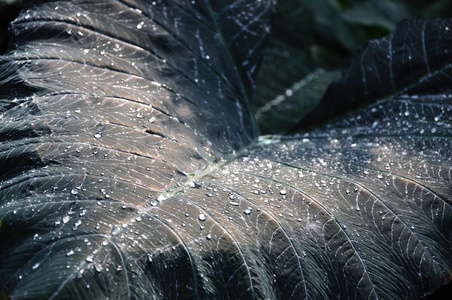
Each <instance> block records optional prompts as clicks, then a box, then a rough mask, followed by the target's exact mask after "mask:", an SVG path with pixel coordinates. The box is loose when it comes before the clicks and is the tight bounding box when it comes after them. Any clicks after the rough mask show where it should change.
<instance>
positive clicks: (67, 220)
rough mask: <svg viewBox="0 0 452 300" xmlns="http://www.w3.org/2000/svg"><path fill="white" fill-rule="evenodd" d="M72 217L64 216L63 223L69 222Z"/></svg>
mask: <svg viewBox="0 0 452 300" xmlns="http://www.w3.org/2000/svg"><path fill="white" fill-rule="evenodd" d="M70 219H71V217H69V216H64V217H63V223H64V224H66V223H67V222H69V220H70Z"/></svg>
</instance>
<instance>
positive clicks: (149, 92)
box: [0, 0, 452, 299]
mask: <svg viewBox="0 0 452 300" xmlns="http://www.w3.org/2000/svg"><path fill="white" fill-rule="evenodd" d="M275 4H276V3H275V2H274V1H271V0H262V1H254V0H253V1H251V0H245V1H200V0H196V1H170V0H165V1H154V2H149V1H132V0H128V1H126V0H124V1H107V0H103V1H95V2H94V1H30V2H28V3H27V4H26V6H25V8H24V9H23V10H22V12H21V14H20V16H19V17H18V18H17V19H16V20H15V21H14V23H13V24H12V31H11V32H12V38H11V44H10V48H9V50H8V52H7V53H6V54H5V55H4V56H3V57H2V58H1V67H0V83H1V90H0V95H1V97H0V99H1V100H0V138H1V144H0V180H1V183H0V219H1V221H2V227H1V228H0V241H1V242H0V257H1V268H0V278H1V283H2V287H3V289H4V290H5V292H6V293H7V294H8V295H9V297H11V298H12V299H64V298H71V299H107V298H109V299H303V298H306V299H307V298H312V299H328V298H352V299H417V298H420V297H422V296H426V295H429V294H431V293H433V292H434V291H436V290H437V289H438V288H440V287H441V286H443V285H445V284H447V283H448V282H450V280H451V277H452V271H451V270H452V231H451V230H450V228H452V201H451V199H452V192H451V191H452V190H451V187H452V182H451V168H452V161H451V160H452V158H451V157H452V150H451V149H452V145H451V144H452V135H451V126H452V125H451V124H452V120H451V119H452V113H451V109H452V100H451V99H452V96H451V94H452V93H451V88H452V82H451V76H450V75H451V72H450V63H451V57H450V54H449V49H450V46H451V44H452V43H451V40H452V38H451V37H452V35H451V33H450V31H451V30H452V22H451V20H445V19H425V20H414V21H405V22H404V23H402V24H401V25H399V27H398V28H397V29H396V30H395V31H394V33H393V34H392V35H391V36H389V37H387V38H384V39H382V40H377V41H372V42H370V43H369V44H368V45H365V46H364V47H363V48H362V49H361V50H360V52H359V53H357V55H356V56H355V58H354V60H353V61H352V63H351V65H350V67H349V69H347V70H346V71H345V72H344V73H343V74H342V77H341V79H339V80H338V81H336V82H335V83H333V84H332V85H330V88H329V90H328V91H327V93H326V94H325V97H324V98H323V100H322V102H321V104H320V105H319V106H318V107H317V109H315V110H314V111H313V112H312V113H311V114H310V115H309V116H308V117H307V118H306V119H305V121H302V123H301V124H300V127H303V128H309V129H299V130H298V131H297V132H296V133H294V134H292V135H276V136H261V137H258V136H259V129H258V126H257V125H256V122H255V120H254V116H253V114H252V112H251V108H250V107H251V104H250V100H249V99H250V97H251V95H252V91H253V88H254V86H255V82H256V78H257V77H256V76H257V73H258V71H259V64H260V61H261V59H262V53H263V49H264V47H265V41H266V39H267V35H268V34H269V32H270V30H271V28H270V20H271V17H272V14H273V13H274V10H275ZM449 28H450V29H451V30H450V29H449ZM317 123H322V124H321V125H316V124H317Z"/></svg>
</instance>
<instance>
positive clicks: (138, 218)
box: [135, 217, 143, 222]
mask: <svg viewBox="0 0 452 300" xmlns="http://www.w3.org/2000/svg"><path fill="white" fill-rule="evenodd" d="M142 220H143V219H141V217H137V218H136V219H135V221H137V222H141V221H142Z"/></svg>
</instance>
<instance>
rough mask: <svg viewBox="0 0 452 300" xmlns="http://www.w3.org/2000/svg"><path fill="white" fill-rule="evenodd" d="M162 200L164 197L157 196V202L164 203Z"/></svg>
mask: <svg viewBox="0 0 452 300" xmlns="http://www.w3.org/2000/svg"><path fill="white" fill-rule="evenodd" d="M164 200H166V197H165V196H163V195H159V196H158V197H157V201H159V202H162V201H164Z"/></svg>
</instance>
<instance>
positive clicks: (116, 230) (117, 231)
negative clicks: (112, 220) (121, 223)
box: [110, 226, 121, 235]
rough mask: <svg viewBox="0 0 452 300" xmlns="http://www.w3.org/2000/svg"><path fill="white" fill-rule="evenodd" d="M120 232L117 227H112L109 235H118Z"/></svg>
mask: <svg viewBox="0 0 452 300" xmlns="http://www.w3.org/2000/svg"><path fill="white" fill-rule="evenodd" d="M120 232H121V228H120V227H118V226H113V228H112V229H111V232H110V234H111V235H118V234H119V233H120Z"/></svg>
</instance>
